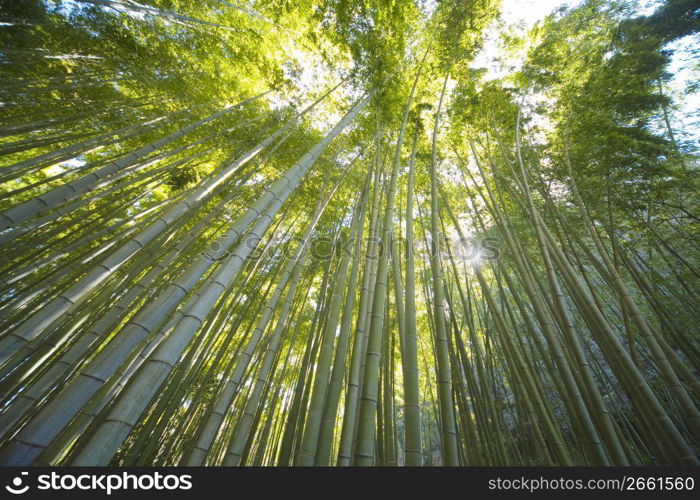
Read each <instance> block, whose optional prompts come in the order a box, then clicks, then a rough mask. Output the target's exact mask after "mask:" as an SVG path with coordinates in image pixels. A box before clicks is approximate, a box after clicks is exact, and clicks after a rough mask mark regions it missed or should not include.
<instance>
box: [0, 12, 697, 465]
mask: <svg viewBox="0 0 700 500" xmlns="http://www.w3.org/2000/svg"><path fill="white" fill-rule="evenodd" d="M94 3H98V2H94ZM190 21H191V20H190ZM421 71H422V65H421V63H416V64H415V71H414V75H415V77H414V80H413V81H412V88H411V91H410V93H409V95H408V96H407V97H406V99H405V102H403V114H402V117H401V119H400V120H395V121H394V122H399V123H400V125H399V126H398V127H395V128H396V129H395V130H389V129H387V128H386V127H385V125H384V123H385V121H383V120H382V117H381V116H380V114H379V113H377V116H376V117H375V116H369V112H368V109H369V106H368V104H369V103H371V101H372V99H373V93H372V92H370V93H368V94H365V95H363V96H361V97H360V98H358V99H357V100H356V101H355V102H354V103H352V104H351V105H350V106H349V107H348V108H347V109H346V110H345V111H344V113H343V114H342V115H341V118H340V119H339V120H338V121H337V123H335V124H334V125H333V126H332V127H330V130H328V131H327V132H325V133H324V134H323V135H322V136H319V137H316V138H315V140H313V141H306V142H303V141H298V140H297V142H296V143H297V144H298V143H300V142H301V143H302V144H303V148H304V149H303V150H302V151H295V150H294V149H290V148H289V142H290V141H291V140H292V139H290V138H293V136H294V134H295V133H297V132H298V129H299V127H301V126H306V125H304V124H306V123H307V122H305V121H304V120H305V119H306V117H307V115H308V114H313V113H314V112H315V110H316V107H317V106H318V105H319V103H322V102H323V101H324V99H326V98H327V96H328V95H330V94H332V93H333V92H337V89H338V87H335V88H333V89H332V90H330V91H328V92H326V93H325V94H323V95H322V96H321V97H319V98H317V99H315V100H312V101H313V102H311V104H309V105H308V107H307V108H305V109H304V110H303V111H300V112H298V111H289V110H287V111H284V112H283V113H281V115H280V114H279V113H278V114H277V115H275V114H274V113H273V112H272V111H270V110H269V108H268V107H267V105H266V104H265V102H266V100H267V99H268V98H269V97H270V96H271V95H272V93H273V92H263V93H260V94H258V95H250V96H242V97H241V98H240V100H239V102H237V103H233V104H231V105H229V106H227V107H225V108H223V109H217V110H212V109H210V108H211V107H210V106H198V107H193V108H192V109H180V110H178V109H175V110H169V111H168V112H160V113H157V112H155V111H154V110H156V109H158V105H157V102H156V103H155V104H156V105H155V106H154V102H149V103H148V105H145V104H144V103H143V102H142V101H141V100H133V101H131V102H125V103H122V104H119V105H118V107H119V108H122V107H123V108H125V109H128V110H129V113H128V116H129V122H128V123H126V124H125V123H121V122H120V120H121V121H122V122H123V119H124V118H123V114H121V113H116V114H112V113H111V111H110V110H109V109H108V107H104V108H101V110H100V112H99V113H100V114H102V113H104V114H107V113H110V114H109V118H108V117H107V116H105V117H104V120H102V121H101V123H103V124H104V126H103V129H99V130H94V131H92V132H81V133H74V132H73V130H75V129H77V128H74V127H73V125H75V124H76V123H81V120H84V119H86V118H87V116H86V114H85V112H83V111H80V110H79V109H77V108H76V109H74V108H70V109H67V110H65V111H64V112H63V114H61V115H54V116H46V115H45V114H44V113H43V112H42V110H41V109H40V108H38V107H33V106H31V105H29V103H31V102H32V95H33V94H32V92H34V91H35V89H36V92H43V91H45V89H46V88H48V89H50V88H51V86H52V85H53V83H52V82H51V81H44V82H19V83H21V84H22V86H21V87H20V86H19V84H18V85H14V84H12V83H11V82H10V84H3V86H2V89H1V90H2V92H3V96H7V97H8V101H12V99H13V98H14V99H16V100H17V102H18V103H19V106H18V107H17V108H16V109H15V110H14V111H13V113H12V115H11V118H12V121H11V122H3V124H2V126H0V138H1V141H2V142H1V143H0V153H1V154H2V156H1V157H0V161H2V166H1V167H0V182H2V186H3V188H4V191H3V193H2V200H1V201H2V202H3V205H2V211H1V212H0V245H1V246H2V250H1V252H2V259H3V262H2V271H1V273H2V274H1V278H0V281H1V282H2V290H1V293H0V314H1V319H0V324H1V327H0V328H1V331H2V333H1V334H0V387H1V388H2V390H1V393H0V394H1V397H2V407H1V412H2V413H0V463H2V464H3V465H30V464H54V465H55V464H60V465H98V464H99V465H105V464H110V463H113V464H121V465H151V464H158V465H172V464H187V465H203V464H205V465H342V466H347V465H427V464H445V465H494V464H509V465H513V464H526V465H535V464H543V465H555V464H556V465H575V464H590V465H613V464H619V465H629V464H633V465H639V464H698V454H697V449H698V448H697V446H698V443H699V442H700V412H699V411H698V397H699V396H700V384H699V383H698V378H697V375H696V373H697V370H698V369H700V352H699V351H698V344H697V327H696V325H694V324H691V323H690V322H688V321H687V318H688V317H690V315H692V314H695V318H696V319H697V311H698V295H697V290H696V289H697V287H696V286H695V285H694V284H693V283H691V282H688V281H687V279H686V278H684V277H685V276H687V275H688V274H690V275H691V276H694V277H698V276H700V273H699V271H698V268H697V266H696V265H695V263H694V262H693V261H692V260H689V259H687V258H684V257H683V255H682V254H680V253H679V252H678V251H676V250H675V249H674V248H672V247H670V246H669V245H667V244H666V243H665V240H664V239H663V238H658V237H655V234H654V233H653V231H652V230H651V229H650V230H649V233H648V234H647V235H645V236H646V243H645V245H646V246H645V250H644V252H651V251H653V252H654V253H655V255H656V257H655V258H654V262H657V263H658V261H659V260H661V261H663V262H665V263H666V265H665V266H663V267H662V268H659V266H658V265H657V266H654V267H652V266H651V265H650V259H649V257H648V255H647V254H645V253H644V252H642V251H641V250H640V249H639V248H637V247H635V246H634V245H633V244H629V243H628V242H626V241H622V240H620V241H618V240H616V239H615V236H614V234H609V233H607V232H606V231H605V230H604V228H603V227H601V224H600V223H599V221H596V220H595V219H594V217H593V216H592V215H591V213H590V211H589V210H588V205H587V204H588V200H587V196H588V195H589V193H585V192H580V191H579V189H578V186H577V182H576V181H577V178H576V172H575V170H574V168H573V167H572V165H571V164H569V165H567V169H568V185H566V186H564V187H563V189H564V190H565V191H566V193H567V194H568V195H570V196H571V199H572V200H573V201H574V204H573V205H565V203H563V202H562V201H561V189H562V188H560V190H559V191H557V190H556V189H555V188H554V187H553V186H551V185H549V184H547V183H545V182H544V181H543V179H542V178H541V177H540V175H539V172H540V171H541V170H540V165H538V162H537V158H536V156H535V155H534V154H532V152H531V150H530V147H529V146H528V141H529V138H528V137H526V135H527V130H526V128H525V127H524V126H523V125H522V124H521V123H519V121H520V120H518V122H516V123H513V124H512V126H513V127H514V130H515V134H516V141H515V144H505V143H503V142H502V138H501V137H500V136H499V132H498V131H497V130H484V131H483V133H482V134H481V135H474V136H469V137H465V138H464V143H463V144H450V145H448V142H447V141H445V140H444V137H442V136H441V134H443V126H442V119H443V116H444V106H443V105H444V102H445V101H446V100H447V99H449V91H448V82H449V76H445V78H444V84H443V85H442V86H441V93H440V95H439V96H438V97H437V99H436V100H435V102H434V108H433V111H432V112H430V113H425V112H424V113H423V114H422V115H421V114H420V113H419V112H418V108H419V106H418V105H417V103H416V102H415V101H416V99H415V89H416V86H417V85H418V83H419V81H420V78H421ZM93 78H94V76H92V75H91V74H90V73H89V72H86V73H85V74H82V75H81V74H78V75H76V76H75V78H74V80H72V81H70V82H69V83H64V82H61V83H60V85H63V86H65V85H68V86H70V87H71V89H72V90H74V91H76V92H79V91H80V89H81V88H82V86H84V85H90V84H91V82H93ZM377 90H379V89H377ZM3 99H5V98H3ZM154 101H157V99H155V98H154ZM37 102H38V101H37ZM290 109H292V108H290ZM115 116H118V117H120V118H119V119H117V118H115ZM280 116H283V118H282V119H280ZM89 117H90V118H94V116H89ZM375 118H376V120H375ZM518 118H520V115H518ZM371 123H376V127H375V128H374V129H373V130H372V131H371V133H372V136H373V139H372V140H370V141H365V143H362V144H360V145H359V146H358V145H357V144H355V143H353V142H352V132H353V131H354V129H355V128H356V127H358V126H365V127H367V126H369V125H368V124H371ZM115 124H116V125H115ZM424 124H425V125H429V126H428V127H424ZM81 130H82V129H81ZM239 133H240V134H246V135H245V136H237V134H239ZM237 137H239V138H240V141H237ZM421 144H423V145H424V146H423V149H425V150H426V151H428V152H429V154H419V153H418V150H419V148H420V147H421V146H420V145H421ZM426 145H427V146H426ZM27 151H34V152H35V153H36V154H32V155H31V156H29V157H27V155H26V154H25V153H26V152H27ZM282 153H284V154H285V155H287V156H285V157H284V158H289V157H290V156H294V158H295V159H294V160H293V161H288V162H287V163H286V166H285V167H284V168H283V169H281V170H279V171H278V170H277V168H278V166H279V165H282V164H284V162H283V161H279V158H278V156H279V155H280V154H282ZM20 155H21V156H20ZM20 157H21V158H22V159H21V160H18V158H20ZM82 158H87V160H86V161H81V162H74V163H73V164H71V166H65V165H66V163H65V162H67V161H69V160H76V159H82ZM275 158H278V161H277V162H276V163H274V165H275V167H274V168H273V167H271V165H272V162H273V161H274V160H275ZM55 165H64V167H63V168H62V169H59V170H58V171H57V173H54V174H49V175H47V176H46V177H45V178H43V179H42V180H40V181H37V182H35V183H33V184H29V185H25V184H21V186H22V187H20V188H17V189H13V188H12V186H13V183H16V182H17V181H18V180H22V179H27V178H29V177H30V176H31V175H32V174H34V173H36V172H39V171H43V172H46V171H47V169H50V167H52V166H55ZM194 166H203V167H204V168H203V170H201V171H202V172H204V173H203V174H202V175H201V177H199V178H196V179H194V180H193V181H192V182H185V183H184V185H183V186H181V187H179V188H178V189H169V190H163V189H161V188H164V187H166V186H167V185H168V183H169V182H173V179H178V178H180V177H178V176H180V175H182V172H187V169H190V168H192V167H194ZM447 172H450V175H447ZM419 177H420V180H421V182H419ZM422 181H426V182H422ZM18 185H19V184H18ZM159 189H160V191H158V190H159ZM157 191H158V192H159V193H163V192H166V193H168V195H167V196H165V197H163V196H154V193H156V192H157ZM310 200H313V201H312V202H310ZM678 230H681V229H680V228H679V229H678ZM473 234H489V235H493V236H495V237H496V238H497V241H498V245H499V255H498V258H497V259H486V258H479V257H478V256H477V257H472V258H464V256H463V255H462V253H461V250H462V249H461V248H460V246H459V245H457V244H455V242H456V241H461V242H465V241H467V240H468V239H469V237H470V236H471V235H473ZM321 240H322V241H325V242H326V246H327V248H326V251H325V252H321V251H320V247H321V246H322V245H319V241H321ZM396 242H399V243H396ZM417 249H427V250H428V251H427V253H426V252H419V251H417ZM679 270H680V271H679ZM681 271H682V272H681ZM678 310H685V311H686V312H687V315H686V316H684V317H679V316H678V314H677V311H678ZM693 328H695V330H693Z"/></svg>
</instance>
